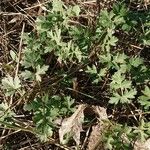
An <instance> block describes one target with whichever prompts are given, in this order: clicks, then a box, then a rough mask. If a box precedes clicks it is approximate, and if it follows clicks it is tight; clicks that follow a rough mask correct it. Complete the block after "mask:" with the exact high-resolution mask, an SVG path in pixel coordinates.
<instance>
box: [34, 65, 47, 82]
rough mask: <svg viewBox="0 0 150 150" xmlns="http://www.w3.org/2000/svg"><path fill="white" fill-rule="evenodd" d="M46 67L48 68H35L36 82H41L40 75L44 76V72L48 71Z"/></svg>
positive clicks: (44, 66)
mask: <svg viewBox="0 0 150 150" xmlns="http://www.w3.org/2000/svg"><path fill="white" fill-rule="evenodd" d="M48 67H49V66H46V65H43V66H42V67H40V65H38V66H37V67H36V74H35V76H36V80H37V81H41V76H40V75H43V74H45V73H46V71H47V70H48Z"/></svg>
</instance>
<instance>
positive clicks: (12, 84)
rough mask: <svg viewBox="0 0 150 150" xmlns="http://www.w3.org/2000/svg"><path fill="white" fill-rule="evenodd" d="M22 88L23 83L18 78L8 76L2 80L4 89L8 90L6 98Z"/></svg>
mask: <svg viewBox="0 0 150 150" xmlns="http://www.w3.org/2000/svg"><path fill="white" fill-rule="evenodd" d="M20 87H21V82H20V79H19V77H18V76H16V77H15V78H13V77H11V76H10V75H8V76H7V77H5V78H4V79H2V88H3V89H4V90H6V93H5V94H6V96H10V95H13V94H14V93H15V92H16V90H18V89H19V88H20Z"/></svg>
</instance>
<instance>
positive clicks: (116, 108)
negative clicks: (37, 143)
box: [0, 0, 150, 150]
mask: <svg viewBox="0 0 150 150" xmlns="http://www.w3.org/2000/svg"><path fill="white" fill-rule="evenodd" d="M45 10H46V15H45V16H39V17H38V18H37V19H36V27H35V29H36V32H31V33H28V34H24V36H23V42H24V45H25V46H24V49H23V51H22V54H21V56H20V57H21V58H19V57H18V55H17V54H16V52H15V51H10V53H9V54H10V56H9V57H10V58H11V60H13V61H12V62H11V63H8V64H7V67H10V68H16V66H17V69H19V70H18V72H16V73H15V75H14V71H12V72H11V71H7V69H6V72H5V73H4V75H5V77H2V80H1V85H2V86H1V89H2V94H4V95H5V98H4V99H5V103H4V102H2V103H1V104H0V113H1V116H0V123H1V124H2V125H3V126H4V127H8V128H10V127H11V129H17V130H18V129H22V130H24V131H26V130H27V131H29V132H32V133H34V134H36V135H37V137H39V138H40V140H41V141H43V142H46V141H48V140H49V138H50V137H52V136H53V134H54V133H55V132H54V131H56V132H57V131H58V128H60V126H61V123H58V122H61V121H62V119H64V118H65V117H68V116H70V115H71V114H72V113H73V112H74V110H75V105H76V104H77V103H78V100H79V101H82V102H86V103H88V100H87V97H88V98H90V99H94V100H96V101H98V103H100V105H102V104H103V103H102V102H104V103H105V106H107V107H108V108H109V109H111V110H112V112H113V113H114V114H112V118H111V119H112V120H111V119H110V122H112V124H111V127H110V129H109V130H108V131H106V132H105V136H104V142H105V146H106V148H108V149H116V150H117V149H118V150H119V149H131V148H133V145H132V141H134V139H140V140H141V141H144V140H146V139H147V138H148V137H149V132H150V130H149V123H148V121H149V119H148V117H147V116H145V114H146V113H149V108H150V94H149V93H150V88H149V81H150V74H149V73H150V67H149V64H148V63H149V62H147V60H146V59H145V58H143V57H142V53H140V52H136V50H135V51H134V50H132V48H131V47H132V46H133V45H134V44H137V45H138V46H136V45H134V47H136V48H137V47H138V48H139V47H140V48H139V49H140V50H141V51H142V49H144V48H147V47H148V46H149V45H150V44H149V40H150V39H149V33H150V32H149V24H150V19H149V16H148V15H149V12H148V13H146V12H144V13H143V12H135V11H132V10H130V8H129V7H127V6H126V5H125V4H124V2H121V3H117V4H114V5H113V7H112V9H111V10H110V11H108V10H107V9H103V10H101V12H100V14H98V16H97V19H96V20H94V21H93V22H94V25H95V26H93V25H91V26H90V25H89V26H88V25H86V23H85V24H84V23H83V22H84V21H83V22H82V19H83V16H84V15H85V14H84V13H86V11H84V10H83V9H82V7H79V6H78V5H75V6H73V5H66V4H65V3H64V2H62V1H61V0H53V1H52V2H50V4H48V5H47V7H45ZM82 13H83V14H82ZM82 15H83V16H82ZM85 16H86V15H85ZM84 19H85V18H84ZM86 19H87V20H86V21H87V22H88V21H89V20H88V17H87V18H86ZM80 20H81V21H80ZM124 40H125V42H124ZM148 48H149V47H148ZM4 66H6V65H4ZM12 66H13V67H12ZM10 70H11V69H10ZM14 70H15V69H14ZM74 78H75V79H77V80H74ZM87 79H88V80H87ZM85 81H86V82H85ZM143 87H144V89H143ZM96 88H97V89H98V91H97V89H96ZM30 91H31V92H30ZM89 91H90V92H89ZM86 92H88V93H86ZM89 93H90V94H91V95H90V94H89ZM99 93H100V94H99ZM92 94H93V95H94V96H93V95H92ZM70 95H71V96H70ZM94 97H96V98H94ZM100 97H101V98H102V100H100ZM76 100H77V101H76ZM13 102H14V103H13ZM92 102H93V101H92V100H91V101H90V104H91V103H92ZM93 103H94V102H93ZM93 103H92V105H93ZM94 104H95V103H94ZM18 105H21V108H22V105H23V106H24V107H23V108H24V110H23V112H24V111H25V112H27V113H28V112H30V114H31V116H32V120H33V125H32V128H26V127H24V124H22V123H20V122H19V121H18V120H17V119H16V118H15V115H16V114H17V113H16V114H15V113H14V112H15V111H17V109H18ZM137 110H140V111H141V112H143V113H142V115H141V114H140V113H138V114H136V115H135V113H136V111H137ZM122 111H123V112H124V113H125V117H126V118H128V119H127V120H129V121H127V123H126V124H125V125H124V122H123V121H122V118H121V119H120V118H119V117H120V116H121V113H122ZM116 112H118V114H120V115H118V114H117V113H116ZM115 113H116V114H117V117H116V116H115ZM144 113H145V114H144ZM143 114H144V115H143ZM82 115H83V110H82ZM113 115H114V116H113ZM123 115H124V114H123ZM129 115H132V119H131V121H130V119H129V117H128V116H129ZM72 116H73V118H74V119H73V122H75V121H76V120H75V119H77V118H76V117H74V114H73V115H72ZM83 116H84V115H83ZM137 116H140V117H137ZM81 118H82V116H81ZM68 120H69V121H70V120H71V119H68ZM114 120H115V121H116V120H117V121H116V122H117V123H113V121H114ZM120 120H121V121H120ZM69 121H68V122H69ZM18 122H19V123H18ZM135 122H136V123H135ZM69 123H70V122H69ZM71 123H72V122H71ZM71 123H70V127H72V125H71ZM66 126H67V125H66V124H65V123H64V127H66ZM79 126H80V127H78V125H76V126H74V128H75V129H74V130H75V131H76V127H77V128H78V132H81V126H82V123H81V122H80V121H79ZM63 130H64V131H65V129H63ZM70 130H71V129H69V131H70ZM69 131H67V132H66V133H67V134H68V132H69ZM75 131H74V132H75ZM64 134H65V132H64ZM68 135H69V134H68ZM74 135H75V136H78V135H80V134H78V135H77V134H75V133H74ZM64 137H65V135H64ZM74 139H76V143H78V146H79V143H80V141H79V139H80V138H76V137H75V138H74ZM69 140H70V137H69V138H67V141H69Z"/></svg>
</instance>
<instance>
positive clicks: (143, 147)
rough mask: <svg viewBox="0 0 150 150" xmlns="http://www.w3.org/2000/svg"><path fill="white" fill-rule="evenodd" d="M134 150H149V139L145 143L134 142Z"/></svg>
mask: <svg viewBox="0 0 150 150" xmlns="http://www.w3.org/2000/svg"><path fill="white" fill-rule="evenodd" d="M134 150H150V138H149V139H148V140H146V141H145V142H140V141H136V142H135V144H134Z"/></svg>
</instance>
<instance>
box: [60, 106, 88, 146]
mask: <svg viewBox="0 0 150 150" xmlns="http://www.w3.org/2000/svg"><path fill="white" fill-rule="evenodd" d="M85 107H86V106H85V105H79V107H78V109H77V110H76V111H75V113H74V114H73V115H72V116H71V117H69V118H67V119H64V120H63V122H62V125H61V127H60V129H59V139H60V143H62V144H64V143H65V139H64V136H65V135H66V134H67V133H71V134H72V137H73V139H74V140H75V142H76V144H77V145H79V143H80V132H81V131H82V123H83V121H84V113H83V111H84V109H85Z"/></svg>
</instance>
